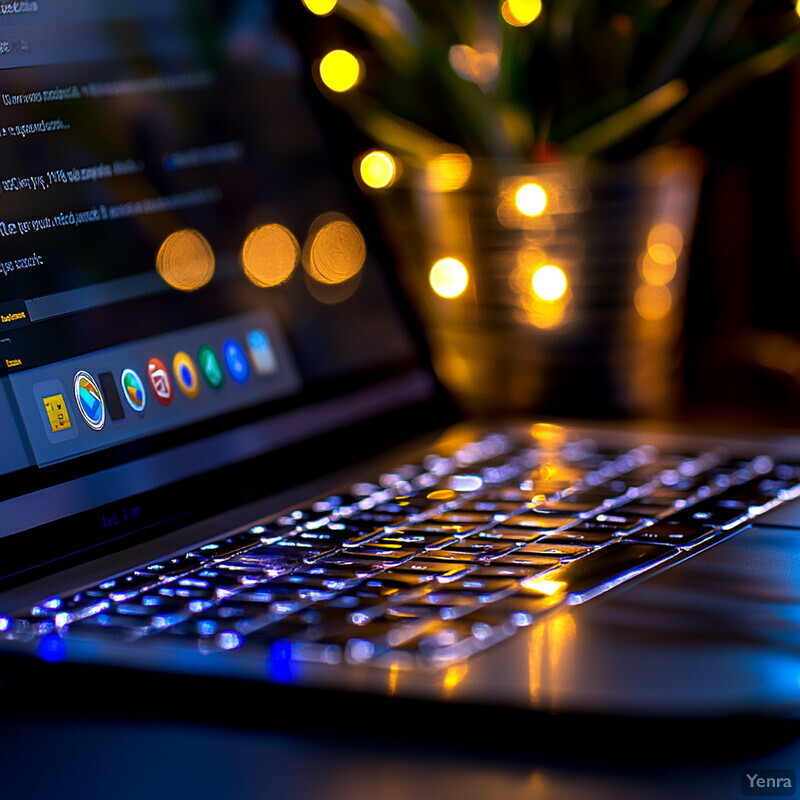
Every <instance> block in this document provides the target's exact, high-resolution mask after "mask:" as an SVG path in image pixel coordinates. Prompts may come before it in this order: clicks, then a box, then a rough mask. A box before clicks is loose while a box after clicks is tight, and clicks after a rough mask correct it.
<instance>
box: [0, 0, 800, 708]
mask: <svg viewBox="0 0 800 800" xmlns="http://www.w3.org/2000/svg"><path fill="white" fill-rule="evenodd" d="M286 7H287V4H283V3H281V4H278V3H274V4H270V3H258V2H255V3H249V2H241V3H231V4H222V3H211V2H208V3H206V2H196V3H191V4H186V3H182V2H178V0H159V2H157V3H152V2H141V0H137V1H136V2H133V0H118V2H115V3H100V2H92V0H74V2H70V3H60V4H52V3H43V2H38V3H37V2H34V1H33V0H30V2H18V3H13V4H3V6H2V12H1V14H0V33H2V36H0V40H1V41H0V67H1V69H0V100H1V101H2V122H1V123H0V138H2V148H0V186H2V196H0V209H1V210H2V213H0V238H2V249H1V250H0V253H2V255H1V256H0V262H1V263H0V429H2V431H3V444H2V448H1V449H0V669H2V673H3V680H4V682H5V685H6V686H7V687H15V686H23V687H24V686H26V685H27V684H26V680H30V676H31V675H34V674H35V675H46V676H47V677H48V679H51V680H55V681H57V680H59V676H63V675H64V674H66V673H65V672H64V670H67V669H68V668H70V665H73V666H74V665H78V667H79V668H80V669H81V670H85V671H86V672H87V674H94V673H92V672H91V671H92V670H101V671H103V674H109V673H107V672H105V671H109V670H122V669H124V670H128V671H131V672H134V673H138V674H144V675H148V676H151V677H152V678H153V679H154V680H156V681H157V680H159V679H160V678H163V679H164V680H166V679H167V676H194V677H195V678H197V677H198V676H199V677H200V678H201V679H202V680H203V681H206V680H207V681H209V682H213V681H225V680H229V679H232V678H233V679H237V680H240V681H244V682H245V685H248V686H255V685H259V686H271V687H276V686H277V687H293V688H300V689H303V690H305V689H309V690H310V689H316V690H325V691H331V692H335V693H345V694H348V695H358V696H362V697H367V698H370V697H371V698H377V697H382V698H386V699H387V700H390V701H397V702H399V699H400V698H406V699H408V700H411V699H416V700H427V701H435V702H442V703H444V702H447V703H448V704H450V705H453V704H463V705H479V706H483V707H492V708H501V707H502V708H513V709H520V710H526V711H530V710H534V711H543V712H548V713H551V712H563V713H571V714H576V713H578V714H604V715H605V714H614V715H622V716H624V715H628V716H631V715H632V716H644V715H647V716H651V717H652V716H656V717H660V718H663V717H676V716H677V717H686V716H692V717H696V718H718V717H724V718H728V717H734V716H743V715H753V714H758V715H762V716H763V715H767V716H770V717H775V718H778V717H791V716H792V715H794V714H796V712H797V710H798V707H800V683H799V682H798V681H797V668H798V656H797V641H798V629H797V621H796V607H797V606H796V601H797V596H796V595H797V592H796V578H795V575H796V567H797V562H798V558H800V556H799V555H798V546H797V530H798V528H800V505H798V500H797V498H798V496H800V442H798V440H797V439H796V438H795V437H792V436H773V437H770V438H766V437H749V438H748V437H746V436H738V437H736V438H731V437H728V438H715V437H713V436H709V435H702V436H701V435H697V434H692V435H687V434H684V433H680V432H672V433H669V432H659V431H652V430H646V429H642V428H637V427H634V426H625V425H620V424H617V425H606V426H605V427H602V426H594V425H591V424H586V423H575V424H573V423H565V422H558V421H553V420H537V419H525V420H516V421H510V422H500V421H492V422H491V423H488V422H486V421H481V422H469V421H463V420H460V419H459V415H458V412H457V409H456V406H455V404H454V403H453V402H452V401H451V399H450V398H449V396H448V394H447V392H446V391H444V389H443V388H442V386H441V385H440V383H439V382H438V380H437V378H436V376H435V373H434V371H433V369H432V366H431V362H430V359H429V356H428V353H427V349H426V344H425V340H424V336H423V335H422V333H421V328H420V326H419V325H418V323H417V322H416V318H415V316H414V314H413V312H412V310H411V309H410V307H409V303H408V301H407V299H406V297H405V296H404V294H403V292H402V290H401V287H400V285H399V283H398V281H397V278H396V275H395V270H394V265H393V263H392V260H391V258H390V256H389V255H388V252H387V250H386V249H385V248H384V246H383V245H382V243H381V239H380V236H379V235H377V233H376V227H375V225H374V223H373V221H372V217H371V214H370V212H369V210H368V209H366V208H365V206H364V204H363V200H362V199H359V197H358V195H357V193H356V194H355V195H354V194H353V193H351V192H350V188H352V187H353V186H354V181H353V177H352V175H350V174H348V173H347V169H349V165H346V168H345V170H344V172H343V171H342V169H341V165H340V163H341V159H339V158H338V157H337V153H336V152H335V148H334V146H333V145H334V144H335V135H334V133H333V132H332V130H331V129H330V128H326V127H325V126H324V125H323V124H321V122H320V119H319V117H317V116H316V115H315V113H314V111H313V110H312V108H311V106H310V103H309V100H308V98H309V96H310V95H313V94H314V92H315V91H316V90H315V88H314V87H313V85H312V84H311V83H310V80H309V78H308V76H307V71H306V64H305V62H306V59H305V57H304V56H303V55H302V54H301V52H300V50H299V48H298V45H297V43H296V42H295V40H294V39H293V37H292V36H291V35H289V33H287V31H286V30H285V29H284V26H283V24H284V20H283V16H284V15H285V11H286ZM453 426H455V427H453ZM71 674H74V673H71ZM209 685H212V686H213V685H214V684H213V683H211V684H209Z"/></svg>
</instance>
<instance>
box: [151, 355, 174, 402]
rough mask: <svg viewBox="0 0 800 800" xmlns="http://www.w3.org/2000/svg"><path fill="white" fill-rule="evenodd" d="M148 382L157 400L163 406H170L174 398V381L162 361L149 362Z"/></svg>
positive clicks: (156, 359)
mask: <svg viewBox="0 0 800 800" xmlns="http://www.w3.org/2000/svg"><path fill="white" fill-rule="evenodd" d="M147 380H148V381H149V382H150V387H151V388H152V390H153V394H154V395H155V396H156V400H158V402H159V403H161V405H162V406H168V405H169V404H170V403H171V402H172V399H173V397H174V392H173V391H172V381H170V379H169V373H168V372H167V368H166V367H165V366H164V363H163V362H162V361H161V359H158V358H151V359H150V360H149V361H148V362H147Z"/></svg>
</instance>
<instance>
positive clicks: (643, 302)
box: [633, 284, 672, 321]
mask: <svg viewBox="0 0 800 800" xmlns="http://www.w3.org/2000/svg"><path fill="white" fill-rule="evenodd" d="M633 302H634V305H635V306H636V311H637V312H638V313H639V316H640V317H641V318H642V319H646V320H649V321H655V320H659V319H663V318H664V317H666V316H667V314H669V312H670V311H671V310H672V293H671V292H670V290H669V289H668V288H667V287H666V286H651V285H649V284H647V285H644V286H640V287H639V288H638V289H637V290H636V293H635V294H634V297H633Z"/></svg>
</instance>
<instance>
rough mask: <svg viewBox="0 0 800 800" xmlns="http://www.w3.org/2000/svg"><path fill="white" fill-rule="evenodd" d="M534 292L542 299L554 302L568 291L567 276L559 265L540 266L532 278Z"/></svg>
mask: <svg viewBox="0 0 800 800" xmlns="http://www.w3.org/2000/svg"><path fill="white" fill-rule="evenodd" d="M531 286H532V287H533V293H534V294H535V295H536V296H537V297H538V298H539V299H540V300H546V301H548V302H551V303H552V302H554V301H556V300H558V299H560V298H561V297H563V296H564V293H565V292H566V291H567V276H566V275H565V274H564V270H562V269H560V268H559V267H556V266H553V265H552V264H547V265H545V266H543V267H539V269H537V270H536V272H534V273H533V278H531Z"/></svg>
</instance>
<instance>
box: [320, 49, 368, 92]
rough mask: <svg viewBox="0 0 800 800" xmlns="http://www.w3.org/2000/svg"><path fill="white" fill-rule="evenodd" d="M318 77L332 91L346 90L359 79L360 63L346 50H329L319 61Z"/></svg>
mask: <svg viewBox="0 0 800 800" xmlns="http://www.w3.org/2000/svg"><path fill="white" fill-rule="evenodd" d="M319 77H320V79H321V80H322V82H323V83H324V84H325V86H327V87H328V88H329V89H330V90H331V91H332V92H340V93H341V92H346V91H348V90H350V89H352V88H353V87H354V86H355V85H356V84H357V83H358V81H359V80H360V78H361V65H360V64H359V61H358V59H357V58H356V57H355V56H354V55H353V54H352V53H350V52H348V51H347V50H331V52H330V53H328V54H327V55H325V56H324V57H323V58H322V61H320V64H319Z"/></svg>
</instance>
